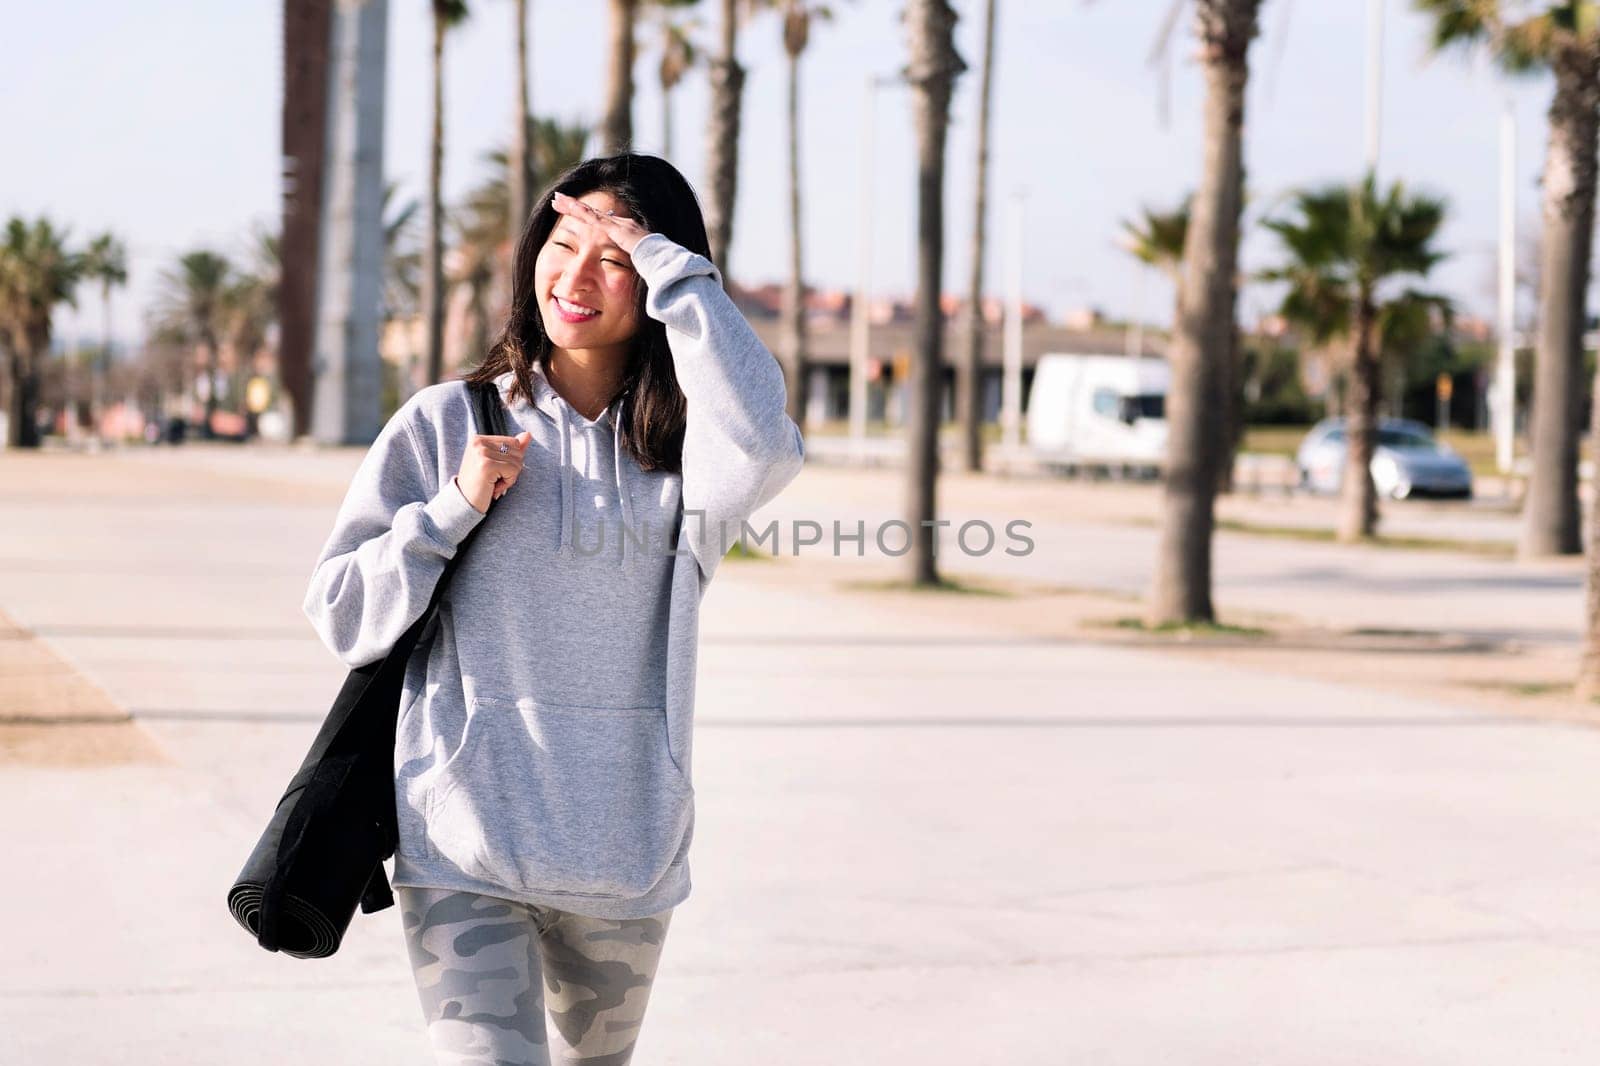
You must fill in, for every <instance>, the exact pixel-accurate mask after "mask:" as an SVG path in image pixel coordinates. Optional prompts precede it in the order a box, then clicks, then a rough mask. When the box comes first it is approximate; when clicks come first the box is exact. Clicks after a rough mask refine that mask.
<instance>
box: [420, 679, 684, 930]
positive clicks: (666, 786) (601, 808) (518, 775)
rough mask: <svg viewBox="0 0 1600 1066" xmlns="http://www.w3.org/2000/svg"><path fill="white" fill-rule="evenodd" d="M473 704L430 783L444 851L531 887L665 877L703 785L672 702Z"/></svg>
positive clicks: (431, 820) (436, 844)
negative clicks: (697, 785) (683, 745)
mask: <svg viewBox="0 0 1600 1066" xmlns="http://www.w3.org/2000/svg"><path fill="white" fill-rule="evenodd" d="M469 710H470V713H469V714H468V716H467V722H466V728H465V732H464V734H463V736H462V740H461V746H460V748H459V749H458V750H457V751H456V753H455V754H454V755H453V756H451V757H450V759H449V760H448V761H447V762H446V763H445V764H444V765H443V766H442V767H440V769H439V771H438V773H437V774H436V776H435V778H434V781H433V782H432V784H431V786H430V787H429V791H428V800H427V838H428V842H429V844H428V846H429V848H430V849H431V850H432V851H433V852H434V853H435V855H436V856H438V857H442V858H445V859H448V860H450V861H451V862H453V863H455V865H456V866H458V867H460V869H461V870H462V872H464V873H466V874H468V875H469V876H472V877H475V878H477V879H479V880H482V881H487V882H489V883H490V884H495V885H501V886H504V887H506V888H511V889H521V890H524V891H528V892H541V891H542V892H562V893H568V894H573V895H583V896H595V897H604V898H615V899H628V898H632V897H635V896H640V895H643V894H644V893H645V892H647V891H648V890H649V889H650V888H651V887H652V886H653V885H655V884H656V882H658V881H659V880H660V879H661V876H662V875H663V874H664V873H665V872H666V870H667V867H668V865H670V864H671V862H672V860H673V858H674V857H675V856H676V854H677V851H678V846H679V844H680V843H681V842H682V838H683V831H684V829H685V827H686V826H687V824H688V815H689V808H690V802H691V797H692V794H693V791H694V790H693V788H692V787H691V786H690V784H689V782H688V781H687V780H686V779H685V778H684V776H683V774H682V772H681V771H680V770H679V769H678V766H677V764H676V763H675V762H674V761H673V759H672V755H671V752H670V750H669V747H668V742H667V718H666V709H665V708H663V707H579V706H573V705H569V704H555V703H543V702H540V701H537V700H533V699H528V698H524V699H511V698H502V697H496V696H474V697H472V699H471V701H470V704H469Z"/></svg>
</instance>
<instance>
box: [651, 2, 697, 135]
mask: <svg viewBox="0 0 1600 1066" xmlns="http://www.w3.org/2000/svg"><path fill="white" fill-rule="evenodd" d="M695 2H697V0H695ZM683 6H685V5H683V4H657V5H656V23H657V25H658V26H659V27H660V31H661V63H660V65H659V66H658V67H657V68H656V76H657V77H658V78H659V79H660V80H661V155H662V156H663V157H664V158H666V159H671V158H672V93H673V90H675V89H676V88H677V87H678V83H679V82H681V81H682V80H683V76H684V75H685V74H687V73H688V72H689V71H690V70H692V69H693V68H694V67H695V66H697V65H698V64H699V63H700V48H699V46H698V45H696V44H695V42H694V39H693V38H692V37H691V36H690V35H689V31H690V30H692V29H695V28H697V27H698V26H699V25H700V20H699V19H686V18H681V17H675V16H674V13H673V12H674V9H675V8H678V7H683Z"/></svg>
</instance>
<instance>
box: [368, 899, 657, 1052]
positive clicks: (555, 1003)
mask: <svg viewBox="0 0 1600 1066" xmlns="http://www.w3.org/2000/svg"><path fill="white" fill-rule="evenodd" d="M394 892H395V899H396V901H397V902H398V903H399V905H400V914H401V918H402V920H403V922H404V923H405V934H406V947H407V949H408V951H409V952H410V955H411V967H412V972H413V974H414V975H415V977H416V980H417V992H418V994H419V995H420V996H421V999H422V1011H423V1017H424V1018H425V1019H426V1022H427V1026H428V1039H429V1041H430V1042H431V1043H432V1045H433V1051H434V1055H435V1057H436V1060H437V1061H438V1062H439V1063H441V1064H444V1066H480V1064H481V1066H550V1063H551V1051H552V1045H553V1050H555V1051H556V1052H557V1053H558V1054H559V1057H558V1058H557V1059H556V1060H555V1061H556V1062H559V1063H560V1064H561V1066H579V1064H584V1066H627V1063H628V1060H629V1059H630V1058H632V1057H633V1046H634V1041H635V1040H637V1039H638V1036H639V1027H640V1025H641V1024H642V1023H643V1021H644V1009H645V1004H646V1002H647V1001H648V999H649V997H650V985H651V981H652V980H653V979H654V978H655V972H656V963H657V961H658V960H659V959H660V957H661V944H662V941H663V940H664V939H666V935H667V923H668V922H669V921H670V920H671V917H672V911H671V910H666V911H663V912H661V913H660V914H656V915H652V916H650V917H648V918H625V919H614V918H589V917H585V916H584V915H581V914H573V913H571V912H570V911H562V910H555V909H553V908H548V907H539V906H532V905H529V904H525V903H519V902H516V901H513V900H508V899H499V898H497V897H494V896H480V895H477V894H476V893H472V892H457V891H452V890H449V889H441V888H409V887H406V886H403V885H397V886H395V890H394ZM541 977H542V978H543V980H542V981H541ZM546 996H548V1001H549V1013H550V1025H549V1027H548V1030H547V1028H546V1025H545V1002H546ZM547 1035H548V1040H547Z"/></svg>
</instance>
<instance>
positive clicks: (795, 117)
mask: <svg viewBox="0 0 1600 1066" xmlns="http://www.w3.org/2000/svg"><path fill="white" fill-rule="evenodd" d="M788 59H789V71H788V75H789V85H788V99H787V103H786V107H785V112H786V118H787V121H788V124H789V284H788V285H786V286H785V287H784V292H783V340H782V349H783V369H784V374H785V376H786V377H787V378H788V382H789V384H788V391H789V396H788V412H789V417H790V418H792V419H794V420H795V421H796V422H800V421H801V420H802V418H803V417H804V416H803V415H802V413H801V412H802V411H804V409H805V398H806V397H805V382H806V375H805V361H806V307H805V274H804V272H803V268H802V266H801V248H800V234H801V225H800V57H799V56H797V55H790V56H789V57H788Z"/></svg>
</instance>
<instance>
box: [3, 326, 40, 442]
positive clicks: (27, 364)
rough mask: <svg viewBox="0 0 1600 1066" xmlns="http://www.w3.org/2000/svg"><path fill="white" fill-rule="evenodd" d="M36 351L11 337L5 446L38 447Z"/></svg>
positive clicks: (37, 362) (37, 372)
mask: <svg viewBox="0 0 1600 1066" xmlns="http://www.w3.org/2000/svg"><path fill="white" fill-rule="evenodd" d="M46 350H48V348H47V349H46ZM36 353H37V347H36V346H35V345H34V344H32V343H31V342H29V341H27V340H14V341H13V343H12V345H11V396H10V400H11V403H10V410H9V411H8V412H7V414H8V419H7V422H6V446H7V447H8V448H37V447H39V420H38V414H37V412H38V409H39V360H38V356H37V354H36Z"/></svg>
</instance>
